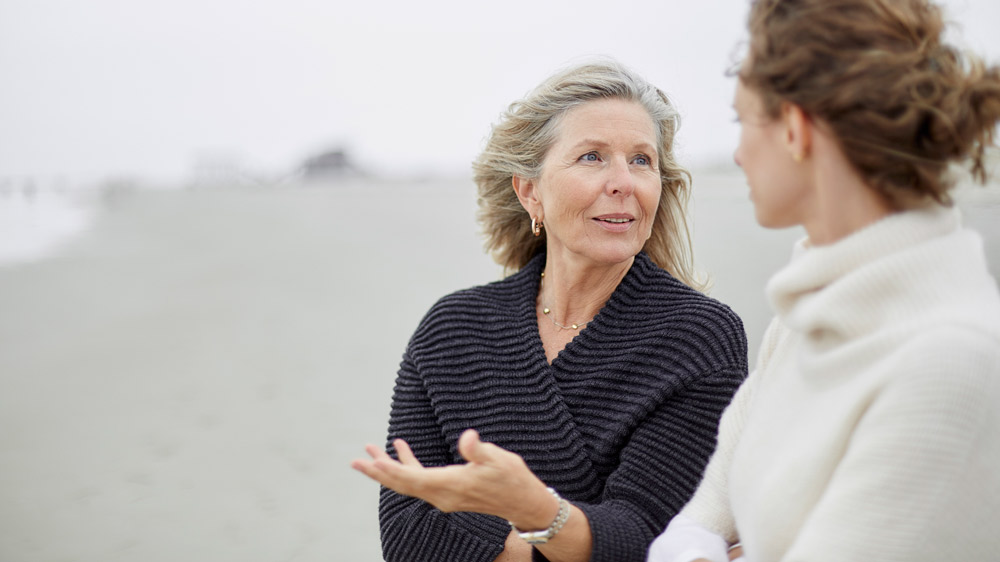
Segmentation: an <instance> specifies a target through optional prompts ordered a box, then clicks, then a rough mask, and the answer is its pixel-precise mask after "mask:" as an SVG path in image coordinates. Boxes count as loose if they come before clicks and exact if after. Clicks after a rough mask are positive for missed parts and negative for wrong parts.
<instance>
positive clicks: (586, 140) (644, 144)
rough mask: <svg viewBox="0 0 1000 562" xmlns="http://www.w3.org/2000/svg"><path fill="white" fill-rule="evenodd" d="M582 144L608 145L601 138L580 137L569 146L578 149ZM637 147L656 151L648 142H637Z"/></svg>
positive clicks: (602, 146) (603, 146) (604, 146)
mask: <svg viewBox="0 0 1000 562" xmlns="http://www.w3.org/2000/svg"><path fill="white" fill-rule="evenodd" d="M584 146H596V147H597V148H606V147H607V146H609V144H608V143H607V142H604V141H602V140H597V139H591V138H583V139H580V141H579V142H577V143H575V144H574V145H573V146H571V147H570V148H571V149H572V150H577V149H579V148H581V147H584ZM637 148H638V150H644V151H646V152H656V147H655V146H653V145H651V144H649V143H648V142H642V143H639V144H638V145H637Z"/></svg>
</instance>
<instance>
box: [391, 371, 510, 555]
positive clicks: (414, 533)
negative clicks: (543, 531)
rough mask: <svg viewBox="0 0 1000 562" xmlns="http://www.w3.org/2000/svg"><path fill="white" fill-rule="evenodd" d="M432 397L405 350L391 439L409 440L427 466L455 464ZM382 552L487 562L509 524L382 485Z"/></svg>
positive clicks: (394, 401) (496, 552)
mask: <svg viewBox="0 0 1000 562" xmlns="http://www.w3.org/2000/svg"><path fill="white" fill-rule="evenodd" d="M435 419H436V416H435V415H434V410H433V409H432V407H431V402H430V398H429V397H428V395H427V391H426V389H425V387H424V385H423V382H422V380H421V377H420V375H419V368H418V366H417V365H416V363H415V362H414V361H413V359H412V357H411V355H410V353H409V352H407V353H406V354H404V356H403V361H402V363H401V365H400V369H399V374H398V376H397V378H396V387H395V389H394V391H393V398H392V410H391V413H390V415H389V438H388V441H389V444H388V445H387V450H388V451H389V454H390V455H392V456H393V457H396V451H395V449H394V448H393V447H392V441H393V440H394V439H396V438H402V439H404V440H406V442H407V443H409V445H410V447H411V448H412V449H413V452H414V454H415V455H416V457H417V458H418V459H419V460H420V462H421V463H423V464H424V466H442V465H447V464H452V463H454V462H455V459H453V458H452V456H451V453H450V448H449V445H448V443H446V442H445V439H444V436H443V432H442V430H441V428H440V427H439V426H438V424H437V423H436V422H435ZM379 524H380V526H381V534H382V555H383V557H384V558H385V560H386V561H387V562H397V561H398V562H424V561H426V562H440V561H442V560H463V561H469V562H477V561H482V562H488V561H492V560H494V559H495V558H496V557H497V556H499V555H500V553H501V552H502V551H503V548H504V541H505V540H506V537H507V534H508V533H509V532H510V526H509V525H508V524H507V523H506V522H505V521H503V520H501V519H500V518H498V517H493V516H491V515H484V514H479V513H468V512H458V513H443V512H441V511H440V510H438V509H436V508H435V507H433V506H432V505H430V504H428V503H427V502H425V501H423V500H420V499H417V498H413V497H409V496H404V495H402V494H398V493H396V492H394V491H392V490H389V489H388V488H384V487H383V488H382V489H381V491H380V496H379Z"/></svg>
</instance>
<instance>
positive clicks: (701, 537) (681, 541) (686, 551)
mask: <svg viewBox="0 0 1000 562" xmlns="http://www.w3.org/2000/svg"><path fill="white" fill-rule="evenodd" d="M728 549H729V545H728V544H727V543H726V540H725V539H723V538H722V537H720V536H719V535H717V534H715V533H713V532H712V531H709V530H708V529H706V528H705V527H703V526H702V525H701V524H700V523H698V522H697V521H695V520H694V519H691V518H690V517H687V516H685V515H678V516H677V517H674V519H673V520H672V521H671V522H670V524H669V525H667V528H666V530H665V531H663V534H662V535H660V536H659V537H657V538H656V540H654V541H653V544H651V545H649V554H648V555H647V558H646V561H647V562H691V561H692V560H697V559H699V558H705V559H707V560H711V561H712V562H729V554H728Z"/></svg>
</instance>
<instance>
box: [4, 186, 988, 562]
mask: <svg viewBox="0 0 1000 562" xmlns="http://www.w3.org/2000/svg"><path fill="white" fill-rule="evenodd" d="M695 193H696V196H695V198H694V200H693V202H692V203H693V208H692V216H693V224H694V235H695V250H696V255H697V257H698V262H699V264H700V266H701V268H702V269H703V270H705V271H707V272H708V273H709V274H711V276H712V277H713V279H714V289H713V290H712V295H713V296H715V297H716V298H718V299H720V300H722V301H723V302H725V303H727V304H729V305H730V306H731V307H733V309H734V310H736V312H738V313H739V314H740V315H741V316H742V317H743V319H744V323H745V325H746V328H747V332H748V336H749V339H750V347H751V350H752V352H751V353H752V356H755V355H756V353H755V348H756V345H757V343H758V342H759V341H760V336H761V333H762V331H763V329H764V327H765V325H766V323H767V321H768V319H769V317H770V313H769V311H768V308H767V304H766V301H765V300H764V297H763V287H764V283H765V282H766V280H767V278H768V277H769V276H770V274H771V273H772V272H773V271H775V270H776V269H777V268H779V267H780V266H781V265H783V264H784V263H785V261H786V260H787V257H788V255H789V250H790V246H791V243H792V241H794V240H795V239H796V238H798V237H799V236H800V235H801V233H800V232H799V231H796V230H788V231H767V230H764V229H762V228H760V227H758V226H757V225H756V223H755V222H754V219H753V213H752V210H751V206H750V202H749V200H748V199H747V195H746V187H745V184H744V180H743V178H742V176H741V175H740V174H739V173H738V172H735V171H726V172H715V173H710V172H704V173H696V174H695ZM998 193H1000V186H997V185H993V186H991V187H990V188H988V189H985V190H980V191H969V192H968V193H966V192H964V191H963V195H962V198H961V200H960V201H961V206H962V207H963V209H964V210H965V216H966V222H967V223H968V224H970V225H971V226H973V227H974V228H977V229H978V230H980V232H981V233H982V234H983V236H984V239H985V241H986V252H987V255H988V258H989V260H990V262H991V268H992V272H993V274H994V276H998V275H1000V195H998ZM5 197H14V195H6V196H5ZM88 200H89V201H90V202H89V203H88V204H89V205H91V206H92V207H93V217H92V220H91V221H90V222H89V226H88V227H87V228H85V229H84V230H82V232H80V233H79V234H77V235H75V236H73V237H72V238H70V239H67V240H66V241H64V242H62V243H61V245H60V246H59V248H58V249H56V250H53V251H52V252H51V253H50V254H49V255H47V256H45V257H43V258H39V259H34V260H22V261H16V262H10V263H6V264H0V426H2V427H3V428H4V431H3V432H0V560H4V561H17V562H61V561H82V562H98V561H99V562H117V561H142V562H167V561H171V562H173V561H177V560H190V561H201V560H205V561H209V560H211V561H213V562H228V561H232V562H237V561H239V562H258V561H259V562H265V561H266V562H275V561H282V562H285V561H288V562H291V561H295V562H305V561H309V562H312V561H315V562H319V561H327V562H328V561H330V560H344V561H348V560H350V561H355V560H362V561H367V560H380V559H381V556H380V548H379V538H378V523H377V514H376V508H377V505H376V502H377V492H378V488H377V485H376V484H374V483H373V482H371V481H368V480H367V479H365V478H364V477H362V476H361V475H360V474H358V473H355V472H353V471H352V470H351V469H350V468H349V466H348V463H349V461H350V459H352V458H354V457H356V456H360V455H361V454H362V453H363V449H362V447H363V446H364V444H365V443H366V442H373V443H379V444H381V443H382V441H383V440H384V437H385V428H386V420H387V416H388V409H389V400H390V393H391V390H392V386H393V379H394V377H395V371H396V367H397V365H398V363H399V359H400V355H401V353H402V351H403V348H404V346H405V345H406V341H407V339H408V338H409V336H410V333H411V332H412V331H413V329H414V328H415V327H416V325H417V322H418V321H419V320H420V318H421V316H422V315H423V314H424V312H426V310H427V309H428V307H429V306H430V305H431V304H432V303H433V302H434V301H435V300H436V299H437V298H439V297H441V296H443V295H444V294H446V293H448V292H451V291H453V290H456V289H460V288H464V287H468V286H471V285H475V284H480V283H485V282H489V281H492V280H495V279H498V278H499V277H500V276H501V274H502V271H501V269H500V268H499V267H498V266H497V265H495V264H494V263H492V261H491V260H490V259H489V257H488V256H487V255H485V254H484V252H483V250H482V242H481V239H480V237H479V236H478V233H477V225H476V223H475V218H474V214H475V208H476V204H475V195H474V190H473V187H472V184H471V181H470V180H468V179H465V178H458V179H448V180H424V181H419V182H402V181H381V180H371V179H364V178H344V179H340V180H330V181H328V182H325V183H313V184H310V185H289V186H284V187H280V188H279V187H243V188H222V187H217V188H203V189H176V190H131V191H122V192H120V193H116V194H115V196H114V197H113V198H107V197H101V196H97V195H95V196H93V197H91V198H90V199H88ZM5 201H6V202H5ZM12 204H13V203H12V200H11V199H0V206H4V205H8V206H9V205H12Z"/></svg>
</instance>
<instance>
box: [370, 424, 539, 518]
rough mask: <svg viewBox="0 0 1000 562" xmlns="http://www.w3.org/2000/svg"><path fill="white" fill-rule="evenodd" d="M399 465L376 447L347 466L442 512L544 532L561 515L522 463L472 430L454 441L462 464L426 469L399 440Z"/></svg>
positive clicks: (397, 450) (404, 442) (396, 443)
mask: <svg viewBox="0 0 1000 562" xmlns="http://www.w3.org/2000/svg"><path fill="white" fill-rule="evenodd" d="M393 446H394V447H395V448H396V452H397V454H398V456H399V460H398V461H397V460H395V459H393V458H392V457H390V456H389V455H388V454H387V453H386V452H385V451H383V450H382V449H381V448H380V447H377V446H375V445H367V446H365V451H367V453H368V454H369V455H370V456H371V459H370V460H369V459H355V460H354V461H352V462H351V467H352V468H354V469H355V470H358V471H360V472H362V473H364V474H365V475H366V476H368V477H369V478H371V479H373V480H375V481H377V482H379V483H380V484H382V485H383V486H385V487H387V488H390V489H392V490H395V491H396V492H398V493H400V494H404V495H407V496H413V497H416V498H420V499H422V500H424V501H426V502H427V503H429V504H431V505H433V506H434V507H436V508H438V509H440V510H441V511H445V512H451V511H473V512H476V513H486V514H490V515H496V516H498V517H502V518H504V519H508V520H510V521H513V522H514V524H515V525H517V526H518V527H519V528H522V529H544V528H545V527H547V526H548V525H549V523H551V521H552V519H553V518H554V517H555V514H556V512H557V511H558V510H559V505H558V501H556V500H555V498H553V497H552V495H551V494H549V493H547V492H546V490H545V484H544V483H542V481H541V480H539V479H538V477H536V476H535V475H534V474H533V473H532V472H531V470H530V469H528V467H527V465H526V464H525V463H524V459H522V458H521V457H520V455H517V454H516V453H512V452H510V451H507V450H505V449H502V448H500V447H498V446H496V445H494V444H492V443H486V442H483V441H481V440H480V439H479V433H478V432H477V431H476V430H474V429H469V430H466V431H465V432H464V433H463V434H462V436H461V437H460V438H459V440H458V452H459V453H460V454H461V455H462V458H464V459H465V460H466V461H468V462H467V463H466V464H460V465H449V466H441V467H425V466H423V465H422V464H421V463H420V461H419V460H418V459H417V457H416V456H415V455H414V454H413V451H412V450H410V446H409V445H408V444H407V443H406V441H403V440H402V439H396V440H395V441H393Z"/></svg>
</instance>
